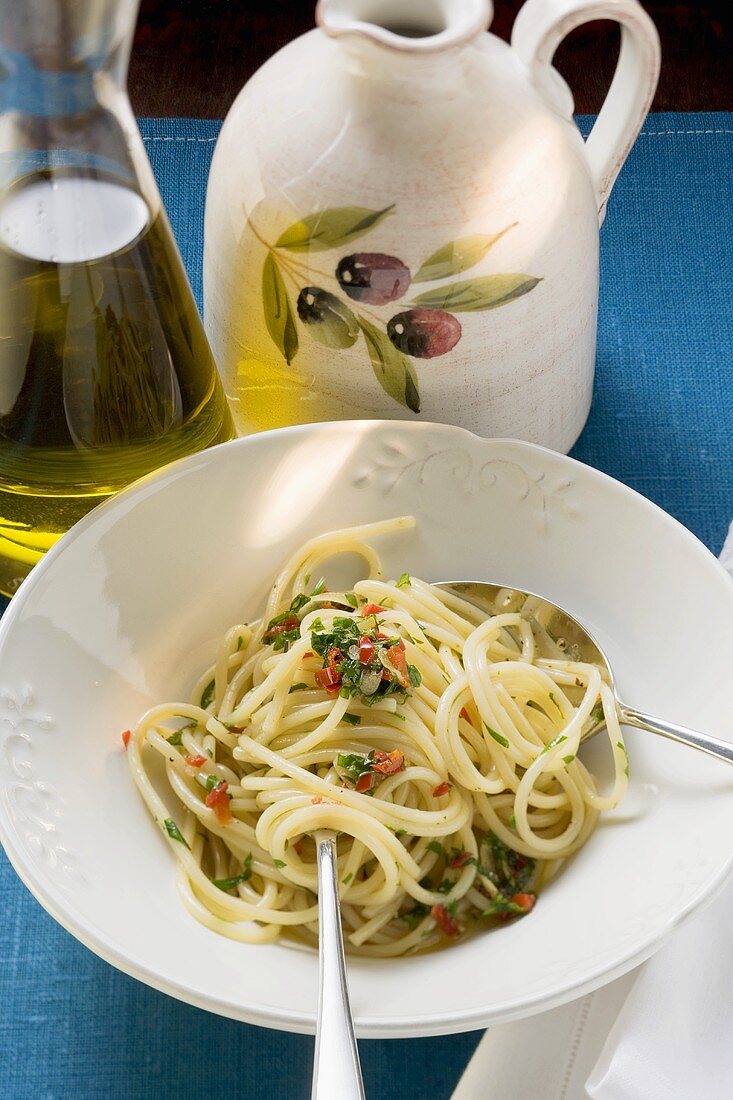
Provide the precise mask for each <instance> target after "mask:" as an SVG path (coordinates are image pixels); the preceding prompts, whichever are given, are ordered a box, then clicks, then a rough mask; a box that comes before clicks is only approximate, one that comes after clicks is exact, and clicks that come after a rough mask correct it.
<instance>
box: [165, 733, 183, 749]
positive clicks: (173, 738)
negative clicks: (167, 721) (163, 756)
mask: <svg viewBox="0 0 733 1100" xmlns="http://www.w3.org/2000/svg"><path fill="white" fill-rule="evenodd" d="M166 741H167V742H168V744H169V745H180V744H181V731H180V730H176V732H175V733H172V734H171V735H170V737H166Z"/></svg>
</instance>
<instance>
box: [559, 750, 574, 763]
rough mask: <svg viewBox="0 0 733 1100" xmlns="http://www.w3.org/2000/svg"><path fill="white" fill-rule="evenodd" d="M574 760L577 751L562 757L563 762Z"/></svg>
mask: <svg viewBox="0 0 733 1100" xmlns="http://www.w3.org/2000/svg"><path fill="white" fill-rule="evenodd" d="M573 760H575V753H572V752H571V753H570V756H563V758H562V762H563V764H572V762H573Z"/></svg>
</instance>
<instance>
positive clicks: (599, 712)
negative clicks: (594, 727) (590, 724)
mask: <svg viewBox="0 0 733 1100" xmlns="http://www.w3.org/2000/svg"><path fill="white" fill-rule="evenodd" d="M590 716H591V718H592V719H593V721H594V722H602V721H603V703H600V702H598V703H596V705H595V706H594V707H593V710H592V711H591V712H590Z"/></svg>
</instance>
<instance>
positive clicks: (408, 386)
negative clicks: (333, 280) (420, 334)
mask: <svg viewBox="0 0 733 1100" xmlns="http://www.w3.org/2000/svg"><path fill="white" fill-rule="evenodd" d="M359 328H360V329H361V331H362V332H363V334H364V341H365V343H366V346H367V349H368V351H369V358H370V360H371V363H372V369H373V370H374V373H375V375H376V376H377V380H378V382H379V384H380V386H381V387H382V389H383V390H384V391H385V393H388V394H389V396H390V397H393V398H394V400H395V401H399V403H400V405H404V406H405V407H406V408H408V409H410V410H411V411H412V412H414V413H418V412H420V393H419V391H418V388H417V375H416V374H415V371H414V368H413V366H412V363H411V362H410V360H409V359H408V358H407V356H406V355H403V354H402V352H401V351H398V350H397V348H396V347H395V346H394V345H393V343H392V341H391V340H390V339H389V337H388V336H387V334H386V332H382V331H381V329H378V328H377V327H376V326H375V325H372V324H370V323H369V321H365V320H364V318H363V317H360V318H359Z"/></svg>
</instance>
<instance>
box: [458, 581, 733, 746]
mask: <svg viewBox="0 0 733 1100" xmlns="http://www.w3.org/2000/svg"><path fill="white" fill-rule="evenodd" d="M438 587H439V588H443V589H445V590H446V591H447V592H451V593H453V594H454V595H455V596H459V597H460V598H461V599H464V600H466V601H467V602H468V603H471V604H473V605H474V606H475V607H478V608H479V609H480V610H482V611H486V612H487V614H489V615H499V614H504V613H506V612H518V613H519V614H520V615H521V616H522V618H524V619H526V620H527V621H528V622H529V624H530V627H531V629H532V633H533V635H534V639H535V646H536V650H537V653H538V655H539V656H540V657H548V658H549V657H554V658H556V659H557V658H560V659H566V660H575V661H580V662H584V663H587V664H593V665H596V666H597V667H598V668H599V669H600V672H601V675H602V677H603V679H604V680H605V681H606V683H607V684H609V686H610V687H611V688H612V690H613V693H614V697H615V699H616V706H617V709H618V715H619V721H620V722H621V723H622V724H623V725H627V726H635V727H636V728H637V729H643V730H646V731H647V732H648V733H657V734H659V735H660V737H667V738H668V739H669V740H671V741H678V742H680V743H681V744H683V745H689V746H690V747H691V748H695V749H699V750H700V751H701V752H706V753H708V754H709V755H710V756H715V757H717V758H718V759H719V760H725V761H727V763H729V764H733V744H731V743H730V742H729V741H721V740H720V739H719V738H717V737H711V736H709V735H708V734H704V733H699V732H697V731H696V730H692V729H688V728H687V727H686V726H678V725H676V724H675V723H673V722H668V721H666V720H665V719H663V718H655V717H654V716H653V715H651V714H646V713H644V712H643V711H640V710H637V709H636V708H635V707H631V706H628V705H627V704H626V703H622V702H621V700H620V699H619V696H618V692H617V690H616V683H615V680H614V677H613V671H612V669H611V665H610V663H609V661H608V658H607V657H606V654H605V653H604V651H603V649H602V648H601V647H600V645H599V644H598V642H597V641H596V640H595V638H594V637H593V635H592V634H591V633H590V631H589V630H588V629H587V628H586V627H585V626H584V625H583V624H582V623H581V622H580V621H579V620H578V619H576V618H575V616H574V615H571V614H570V613H569V612H568V611H565V609H564V608H562V607H559V606H558V605H557V604H555V603H552V602H551V601H550V600H548V599H546V598H545V597H544V596H539V595H537V593H535V592H527V591H525V590H524V589H520V588H509V587H507V586H505V585H501V584H493V583H489V582H487V581H443V582H442V583H440V584H439V585H438ZM605 724H606V723H605V721H604V720H603V718H600V719H599V720H598V721H596V722H595V723H593V724H592V725H590V726H589V727H588V728H587V729H586V730H585V731H584V733H583V736H582V740H583V741H587V740H588V739H589V738H591V737H594V736H595V735H596V734H597V733H598V732H599V731H600V730H601V729H603V728H604V727H605Z"/></svg>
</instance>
